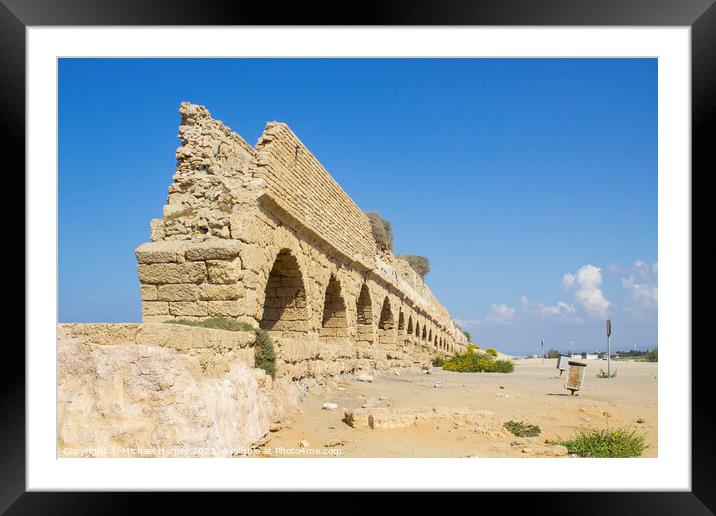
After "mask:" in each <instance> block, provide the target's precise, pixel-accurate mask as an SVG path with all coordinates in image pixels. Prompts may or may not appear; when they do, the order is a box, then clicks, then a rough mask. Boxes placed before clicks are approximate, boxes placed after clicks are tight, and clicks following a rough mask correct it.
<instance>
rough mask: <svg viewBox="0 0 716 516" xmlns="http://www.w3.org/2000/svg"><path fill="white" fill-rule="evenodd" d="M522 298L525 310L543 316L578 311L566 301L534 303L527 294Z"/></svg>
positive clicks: (562, 314) (566, 314)
mask: <svg viewBox="0 0 716 516" xmlns="http://www.w3.org/2000/svg"><path fill="white" fill-rule="evenodd" d="M521 300H522V308H523V309H524V311H525V312H529V313H533V314H536V315H539V316H541V317H559V316H569V315H572V314H575V313H576V312H577V309H576V308H575V307H574V305H571V304H568V303H565V302H564V301H557V304H555V305H545V304H544V303H534V302H532V301H530V300H529V299H527V297H525V296H522V298H521Z"/></svg>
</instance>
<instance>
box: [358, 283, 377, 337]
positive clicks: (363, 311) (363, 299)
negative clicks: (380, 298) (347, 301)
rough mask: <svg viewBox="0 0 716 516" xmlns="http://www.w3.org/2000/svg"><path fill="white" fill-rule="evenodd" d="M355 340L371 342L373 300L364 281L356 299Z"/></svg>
mask: <svg viewBox="0 0 716 516" xmlns="http://www.w3.org/2000/svg"><path fill="white" fill-rule="evenodd" d="M356 328H357V335H356V341H358V342H363V343H367V344H372V343H373V301H372V300H371V298H370V291H369V290H368V285H366V284H365V283H364V284H363V286H362V287H361V289H360V293H359V294H358V298H357V299H356Z"/></svg>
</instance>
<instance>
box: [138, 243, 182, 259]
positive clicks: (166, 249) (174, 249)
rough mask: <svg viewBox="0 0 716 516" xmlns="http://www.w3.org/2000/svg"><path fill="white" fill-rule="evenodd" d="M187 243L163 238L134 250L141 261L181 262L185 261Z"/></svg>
mask: <svg viewBox="0 0 716 516" xmlns="http://www.w3.org/2000/svg"><path fill="white" fill-rule="evenodd" d="M185 248H186V243H184V242H181V241H172V240H162V241H159V242H147V243H145V244H142V245H140V246H139V247H137V248H136V249H135V250H134V254H135V255H136V256H137V262H139V263H179V262H183V261H184V249H185Z"/></svg>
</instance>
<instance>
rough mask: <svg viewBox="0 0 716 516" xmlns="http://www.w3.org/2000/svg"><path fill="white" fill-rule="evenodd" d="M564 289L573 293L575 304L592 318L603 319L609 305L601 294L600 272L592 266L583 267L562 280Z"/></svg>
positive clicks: (607, 312)
mask: <svg viewBox="0 0 716 516" xmlns="http://www.w3.org/2000/svg"><path fill="white" fill-rule="evenodd" d="M562 285H563V286H564V288H565V289H567V290H570V291H573V292H574V300H575V302H576V303H577V304H578V305H579V306H581V307H582V308H583V309H584V310H585V311H586V312H587V313H588V314H589V315H591V316H593V317H599V318H605V317H606V316H607V315H608V314H609V307H610V305H611V303H610V302H609V300H608V299H607V298H606V297H604V293H603V292H602V270H601V269H600V268H599V267H595V266H594V265H584V266H582V267H580V268H579V270H578V271H577V272H576V273H574V274H571V273H567V274H565V275H564V277H563V278H562Z"/></svg>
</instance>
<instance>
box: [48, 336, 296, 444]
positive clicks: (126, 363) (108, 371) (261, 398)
mask: <svg viewBox="0 0 716 516" xmlns="http://www.w3.org/2000/svg"><path fill="white" fill-rule="evenodd" d="M192 360H193V359H192V357H190V356H189V355H186V354H182V353H179V352H178V351H176V350H174V349H170V348H161V347H156V346H147V345H143V344H135V345H122V344H119V345H117V344H105V345H101V344H92V343H88V342H84V341H82V340H80V339H76V338H75V339H72V338H71V339H61V340H60V341H59V343H58V367H59V370H58V377H59V384H58V445H59V454H60V456H76V455H77V454H78V450H86V451H85V452H84V454H86V455H90V456H116V457H128V456H145V457H146V456H175V455H178V456H184V455H186V456H222V457H225V456H231V455H235V454H240V453H242V452H244V453H245V452H246V450H247V449H248V448H249V447H250V446H251V445H252V444H253V443H255V442H257V441H258V440H259V439H260V438H261V437H262V436H264V435H265V434H266V433H267V432H268V431H269V427H270V424H271V422H272V421H274V420H275V419H276V418H281V417H285V415H286V414H287V413H288V412H290V410H292V409H293V407H294V406H295V404H297V403H298V401H299V400H300V395H299V393H298V388H297V386H296V385H295V384H285V383H282V384H279V385H278V386H277V388H276V389H275V388H274V385H273V382H272V380H271V378H270V377H268V376H266V374H265V373H264V372H263V371H261V370H258V369H253V368H251V367H249V366H248V365H246V364H245V363H244V362H242V361H241V360H236V361H234V362H233V363H232V364H231V367H230V369H229V371H228V372H227V373H226V374H225V375H224V376H222V377H220V378H207V377H203V376H198V375H196V373H194V374H192V365H191V361H192Z"/></svg>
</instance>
